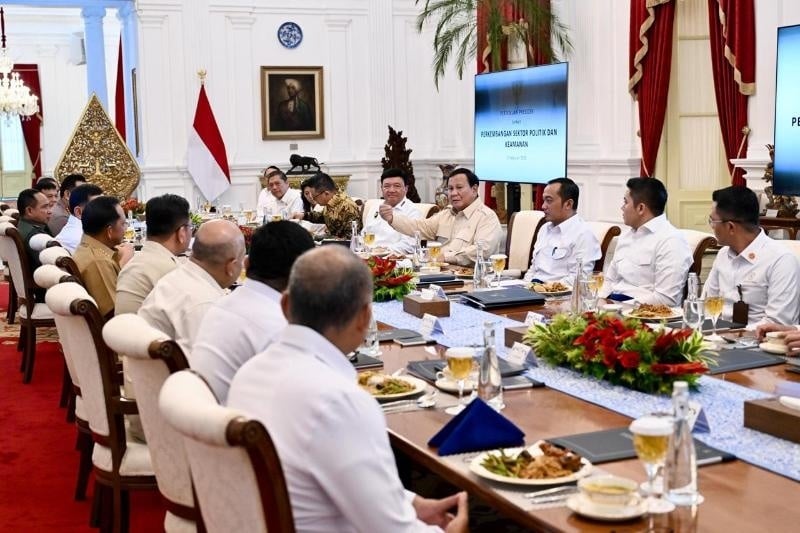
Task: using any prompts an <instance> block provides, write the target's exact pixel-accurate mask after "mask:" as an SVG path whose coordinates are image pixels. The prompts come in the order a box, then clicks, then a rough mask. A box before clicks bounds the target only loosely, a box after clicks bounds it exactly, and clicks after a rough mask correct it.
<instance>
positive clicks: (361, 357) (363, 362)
mask: <svg viewBox="0 0 800 533" xmlns="http://www.w3.org/2000/svg"><path fill="white" fill-rule="evenodd" d="M350 363H351V364H352V365H353V366H354V367H355V368H356V370H367V369H370V368H383V361H381V360H380V359H377V358H375V357H372V356H370V355H366V354H363V353H361V352H354V353H353V354H351V355H350Z"/></svg>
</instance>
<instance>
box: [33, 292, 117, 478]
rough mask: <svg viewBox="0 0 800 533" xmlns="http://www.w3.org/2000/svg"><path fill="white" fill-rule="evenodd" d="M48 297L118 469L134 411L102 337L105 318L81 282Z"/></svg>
mask: <svg viewBox="0 0 800 533" xmlns="http://www.w3.org/2000/svg"><path fill="white" fill-rule="evenodd" d="M45 302H46V303H47V306H48V307H49V308H50V310H51V311H52V312H53V318H54V319H55V323H56V328H57V329H58V337H59V340H60V341H61V346H62V347H63V348H64V354H65V356H67V357H69V358H71V359H72V363H73V365H74V368H75V371H76V373H77V377H78V381H79V382H80V387H81V397H82V398H83V405H84V407H85V409H86V418H87V421H88V422H89V427H90V428H91V430H92V434H93V437H94V440H95V442H97V443H98V444H100V445H102V446H105V447H107V448H110V449H111V457H112V464H113V468H114V469H115V470H117V469H118V468H119V464H120V462H121V461H122V457H123V455H124V453H125V449H126V434H125V420H124V414H132V411H131V409H130V404H132V402H130V401H128V400H124V401H123V400H122V398H121V394H120V385H121V379H120V378H119V372H118V369H117V366H118V365H117V363H118V361H117V357H116V355H115V354H114V352H112V351H111V350H109V349H108V347H107V346H106V345H105V342H103V336H102V328H103V318H102V317H101V316H100V312H99V311H98V310H97V305H96V304H95V301H94V299H92V297H91V296H89V293H88V292H86V289H85V288H83V287H82V286H81V285H79V284H77V283H59V284H57V285H54V286H52V287H50V289H48V290H47V294H46V296H45Z"/></svg>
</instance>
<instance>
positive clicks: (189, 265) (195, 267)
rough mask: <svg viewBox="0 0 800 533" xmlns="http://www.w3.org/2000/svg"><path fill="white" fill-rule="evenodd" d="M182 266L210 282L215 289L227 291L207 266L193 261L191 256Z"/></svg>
mask: <svg viewBox="0 0 800 533" xmlns="http://www.w3.org/2000/svg"><path fill="white" fill-rule="evenodd" d="M182 266H183V268H185V269H186V270H188V271H189V272H191V273H193V274H194V275H195V276H197V277H199V278H202V279H204V280H205V281H207V282H208V284H209V285H211V286H213V287H214V288H215V289H218V290H219V291H220V292H223V293H224V292H225V289H224V288H223V287H220V286H219V283H217V280H215V279H214V277H213V276H212V275H211V274H209V273H208V272H207V271H206V269H205V268H203V267H202V266H200V265H199V264H197V263H195V262H194V261H192V259H191V258H189V260H188V261H186V262H185V263H183V264H182Z"/></svg>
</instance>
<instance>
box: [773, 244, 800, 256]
mask: <svg viewBox="0 0 800 533" xmlns="http://www.w3.org/2000/svg"><path fill="white" fill-rule="evenodd" d="M775 240H776V241H777V242H779V243H781V245H783V246H786V247H787V248H788V249H789V250H791V251H792V253H793V254H794V255H795V257H797V259H800V241H796V240H794V239H775Z"/></svg>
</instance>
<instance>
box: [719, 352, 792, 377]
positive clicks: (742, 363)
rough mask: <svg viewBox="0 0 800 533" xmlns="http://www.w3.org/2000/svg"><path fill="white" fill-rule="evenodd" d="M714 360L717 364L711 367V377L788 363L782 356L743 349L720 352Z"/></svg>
mask: <svg viewBox="0 0 800 533" xmlns="http://www.w3.org/2000/svg"><path fill="white" fill-rule="evenodd" d="M713 359H714V361H716V362H717V364H716V365H709V367H708V373H709V374H711V375H716V374H724V373H726V372H736V371H738V370H749V369H751V368H761V367H762V366H772V365H780V364H782V363H785V362H786V359H785V358H783V357H782V356H780V355H770V354H768V353H764V352H762V351H761V350H752V349H742V348H732V349H730V350H720V351H719V355H715V356H713Z"/></svg>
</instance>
